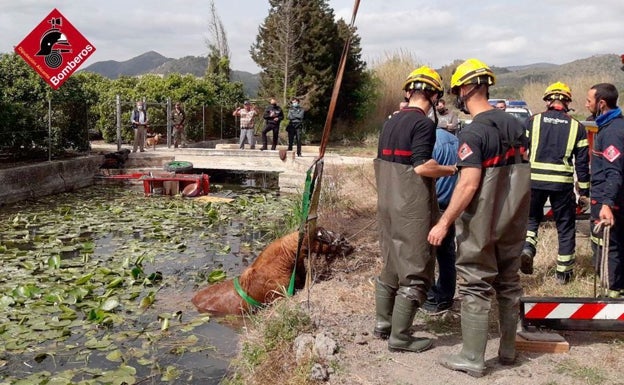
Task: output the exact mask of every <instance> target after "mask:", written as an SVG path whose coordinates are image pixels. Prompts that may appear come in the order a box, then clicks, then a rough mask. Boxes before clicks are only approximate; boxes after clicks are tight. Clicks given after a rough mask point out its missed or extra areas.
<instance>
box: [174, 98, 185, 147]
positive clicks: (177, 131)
mask: <svg viewBox="0 0 624 385" xmlns="http://www.w3.org/2000/svg"><path fill="white" fill-rule="evenodd" d="M185 118H186V115H185V114H184V110H183V109H182V107H181V106H180V103H179V102H176V104H175V105H174V107H173V111H171V122H172V123H173V148H178V146H182V147H185V146H186V135H185V134H184V121H185Z"/></svg>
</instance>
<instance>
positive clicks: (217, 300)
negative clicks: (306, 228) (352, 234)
mask: <svg viewBox="0 0 624 385" xmlns="http://www.w3.org/2000/svg"><path fill="white" fill-rule="evenodd" d="M308 238H309V237H308V236H307V234H306V236H304V241H303V243H302V247H301V253H300V256H299V259H298V260H297V266H296V272H295V277H296V278H295V287H296V288H301V287H302V286H303V284H304V280H305V266H304V263H303V261H304V258H305V256H306V255H307V253H308V250H310V251H311V252H313V253H341V254H343V255H346V254H349V253H351V252H352V251H353V248H352V247H351V246H349V245H348V244H347V243H346V241H345V240H344V238H342V237H336V235H335V234H334V233H332V232H330V231H327V230H325V229H323V228H321V227H317V228H316V231H315V236H314V237H313V239H312V240H311V243H312V247H311V248H308V243H309V242H308ZM298 241H299V233H298V232H293V233H290V234H288V235H285V236H283V237H281V238H279V239H277V240H276V241H273V242H272V243H271V244H269V245H268V246H267V247H266V248H265V249H264V250H263V251H262V253H260V255H259V256H258V258H256V260H255V261H254V262H253V263H252V264H251V266H249V267H248V268H247V269H245V271H243V273H242V274H241V276H240V278H238V282H239V283H240V288H241V289H242V291H243V295H246V296H248V297H251V298H252V300H251V301H250V302H253V301H254V300H255V301H256V302H258V303H261V304H266V303H270V302H272V301H274V300H275V299H276V298H279V297H283V296H284V295H285V293H286V288H287V287H288V284H289V282H290V277H291V274H292V272H293V268H294V267H295V259H296V258H295V257H296V254H297V244H298ZM192 302H193V305H195V307H196V308H197V310H198V311H200V312H202V313H211V314H215V315H225V314H244V313H249V312H251V311H253V310H254V306H252V305H250V304H249V303H248V301H246V300H245V299H243V297H241V295H240V294H239V293H238V292H237V290H236V288H235V286H234V280H232V279H230V280H227V281H223V282H219V283H216V284H213V285H210V286H207V287H205V288H203V289H201V290H200V291H198V292H197V293H196V294H195V295H194V296H193V299H192Z"/></svg>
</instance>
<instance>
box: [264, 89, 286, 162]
mask: <svg viewBox="0 0 624 385" xmlns="http://www.w3.org/2000/svg"><path fill="white" fill-rule="evenodd" d="M262 117H263V118H264V121H265V126H264V130H262V148H261V149H260V150H262V151H264V150H266V149H267V142H268V140H267V133H268V132H272V133H273V144H272V145H271V150H275V149H276V148H277V139H278V135H279V127H280V123H281V122H282V120H284V112H283V111H282V107H280V106H278V105H277V100H275V98H271V100H270V101H269V105H268V106H267V108H266V109H265V110H264V115H263V116H262Z"/></svg>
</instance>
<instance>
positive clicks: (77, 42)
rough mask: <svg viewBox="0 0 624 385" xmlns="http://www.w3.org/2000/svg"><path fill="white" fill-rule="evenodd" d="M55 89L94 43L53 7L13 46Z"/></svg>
mask: <svg viewBox="0 0 624 385" xmlns="http://www.w3.org/2000/svg"><path fill="white" fill-rule="evenodd" d="M15 52H17V54H18V55H20V56H21V57H22V58H23V59H24V60H25V61H26V63H28V65H30V66H31V67H32V68H33V69H34V70H35V71H37V73H39V75H40V76H41V77H42V78H43V79H44V80H45V81H46V82H47V83H48V84H49V85H50V86H52V88H54V89H55V90H56V89H58V88H59V87H60V86H61V85H62V84H63V83H64V82H65V81H66V80H67V79H68V78H69V77H70V76H71V74H72V73H74V71H76V70H77V69H78V67H80V66H81V65H82V63H83V62H84V61H85V60H87V58H88V57H89V56H91V54H93V52H95V47H94V46H93V44H91V43H90V42H89V41H88V40H87V39H86V38H85V37H84V36H82V34H81V33H80V32H78V30H77V29H76V28H74V26H73V25H72V24H71V23H70V22H69V20H67V18H65V17H64V16H63V15H61V13H60V12H59V11H58V10H57V9H56V8H55V9H53V10H52V12H50V14H49V15H48V16H47V17H46V18H44V19H43V20H42V21H41V23H39V25H38V26H36V27H35V28H34V29H33V30H32V31H31V32H30V34H28V36H26V37H25V38H24V40H22V42H21V43H20V44H18V45H17V46H16V47H15Z"/></svg>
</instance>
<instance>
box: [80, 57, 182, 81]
mask: <svg viewBox="0 0 624 385" xmlns="http://www.w3.org/2000/svg"><path fill="white" fill-rule="evenodd" d="M171 60H174V59H170V58H167V57H164V56H162V55H161V54H159V53H158V52H154V51H149V52H146V53H144V54H142V55H139V56H137V57H134V58H132V59H129V60H126V61H123V62H118V61H115V60H106V61H99V62H96V63H93V64H91V65H89V66H87V67H85V68H84V69H83V70H82V71H89V72H95V73H98V74H100V75H102V76H105V77H107V78H109V79H117V78H118V77H120V76H122V75H128V76H136V75H142V74H145V73H150V72H151V71H152V70H153V69H154V68H158V67H159V66H162V65H163V64H165V63H167V62H169V61H171Z"/></svg>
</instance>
